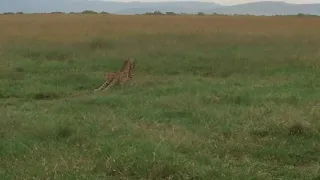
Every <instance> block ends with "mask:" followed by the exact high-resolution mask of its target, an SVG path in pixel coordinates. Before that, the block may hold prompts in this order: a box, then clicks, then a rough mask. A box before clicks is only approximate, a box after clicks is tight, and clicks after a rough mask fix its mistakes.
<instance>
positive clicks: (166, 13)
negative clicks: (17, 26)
mask: <svg viewBox="0 0 320 180" xmlns="http://www.w3.org/2000/svg"><path fill="white" fill-rule="evenodd" d="M13 14H111V13H108V12H104V11H102V12H96V11H92V10H84V11H82V12H69V13H66V12H51V13H23V12H15V13H14V12H4V13H0V15H13ZM136 15H152V16H166V15H167V16H176V15H188V13H183V12H181V13H175V12H165V13H162V12H161V11H154V12H146V13H144V14H136ZM189 15H190V14H189ZM196 15H198V16H205V15H217V16H218V15H219V16H257V15H251V14H233V15H231V14H218V13H215V12H213V13H211V14H206V13H204V12H198V13H197V14H196ZM261 16H264V15H261ZM273 16H298V17H318V15H312V14H303V13H298V14H296V15H273Z"/></svg>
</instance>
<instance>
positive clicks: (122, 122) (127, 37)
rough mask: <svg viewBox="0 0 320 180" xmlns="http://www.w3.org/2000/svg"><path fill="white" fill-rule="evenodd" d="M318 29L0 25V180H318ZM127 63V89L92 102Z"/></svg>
mask: <svg viewBox="0 0 320 180" xmlns="http://www.w3.org/2000/svg"><path fill="white" fill-rule="evenodd" d="M319 32H320V18H311V17H309V18H307V17H306V18H299V17H246V16H241V17H227V16H113V15H111V16H110V15H6V16H4V15H3V16H0V83H1V86H0V102H1V104H0V177H1V178H0V179H1V180H9V179H10V180H11V179H77V180H82V179H114V180H118V179H141V180H142V179H261V180H268V179H270V180H271V179H272V180H273V179H290V180H292V179H299V180H301V179H308V180H311V179H313V180H316V179H319V178H320V99H319V98H320V78H319V77H320V33H319ZM129 56H131V57H133V58H135V60H136V69H135V77H134V82H132V83H129V84H126V85H123V86H118V87H115V88H113V89H111V90H110V91H107V92H98V93H93V92H92V90H93V89H95V88H97V87H99V86H100V85H101V84H102V83H103V81H104V79H103V76H104V72H106V71H117V70H119V69H120V67H121V65H122V63H123V61H124V59H125V58H127V57H129ZM87 91H89V92H88V93H87ZM77 93H83V95H81V96H77V97H72V96H71V95H72V94H77ZM85 93H87V94H85Z"/></svg>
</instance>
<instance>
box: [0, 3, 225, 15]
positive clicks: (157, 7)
mask: <svg viewBox="0 0 320 180" xmlns="http://www.w3.org/2000/svg"><path fill="white" fill-rule="evenodd" d="M217 7H221V5H219V4H215V3H209V2H198V1H179V2H115V1H99V0H91V1H88V0H0V12H25V13H32V12H37V13H39V12H81V11H84V10H93V11H98V12H101V11H105V12H109V13H116V14H143V13H146V12H154V11H161V12H175V13H180V12H185V13H197V12H201V11H210V10H212V9H215V8H217Z"/></svg>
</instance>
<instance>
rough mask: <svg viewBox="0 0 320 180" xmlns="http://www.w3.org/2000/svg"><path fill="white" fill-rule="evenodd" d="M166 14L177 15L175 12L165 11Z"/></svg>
mask: <svg viewBox="0 0 320 180" xmlns="http://www.w3.org/2000/svg"><path fill="white" fill-rule="evenodd" d="M166 15H177V14H176V13H175V12H166Z"/></svg>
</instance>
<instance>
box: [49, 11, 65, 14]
mask: <svg viewBox="0 0 320 180" xmlns="http://www.w3.org/2000/svg"><path fill="white" fill-rule="evenodd" d="M50 14H64V12H59V11H57V12H51V13H50Z"/></svg>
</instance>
